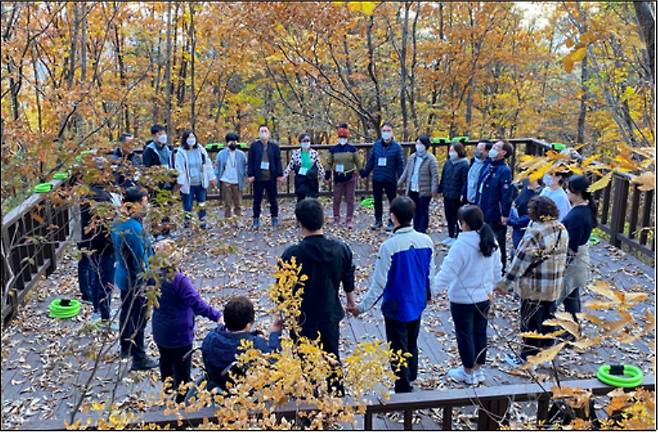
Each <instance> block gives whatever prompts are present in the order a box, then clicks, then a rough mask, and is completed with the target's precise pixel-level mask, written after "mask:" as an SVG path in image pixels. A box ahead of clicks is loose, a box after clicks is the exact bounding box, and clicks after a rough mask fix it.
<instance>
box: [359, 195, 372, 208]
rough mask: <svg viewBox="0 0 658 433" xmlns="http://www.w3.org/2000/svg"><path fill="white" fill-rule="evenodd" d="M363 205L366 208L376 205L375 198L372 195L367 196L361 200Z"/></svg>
mask: <svg viewBox="0 0 658 433" xmlns="http://www.w3.org/2000/svg"><path fill="white" fill-rule="evenodd" d="M360 204H361V207H365V208H373V207H375V199H374V198H372V197H366V198H364V199H363V200H361V203H360Z"/></svg>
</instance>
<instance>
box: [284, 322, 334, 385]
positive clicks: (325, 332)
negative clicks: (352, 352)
mask: <svg viewBox="0 0 658 433" xmlns="http://www.w3.org/2000/svg"><path fill="white" fill-rule="evenodd" d="M318 334H319V335H318ZM318 336H319V337H320V343H321V344H322V348H323V349H324V351H325V352H327V353H333V354H334V355H336V361H338V362H339V364H340V354H339V352H338V343H339V340H340V322H323V323H316V324H312V325H309V324H304V325H303V326H302V330H301V332H300V335H299V337H306V338H308V339H310V340H315V339H317V338H318ZM290 337H291V338H292V340H293V341H295V342H296V341H297V338H298V336H297V335H296V334H294V333H291V335H290ZM336 368H337V369H340V366H337V367H336ZM339 377H340V376H339V375H338V374H336V373H334V374H331V375H330V376H329V377H328V378H327V383H328V385H329V388H336V390H337V392H338V395H341V396H342V395H344V394H345V389H344V388H343V384H342V383H341V382H340V378H339Z"/></svg>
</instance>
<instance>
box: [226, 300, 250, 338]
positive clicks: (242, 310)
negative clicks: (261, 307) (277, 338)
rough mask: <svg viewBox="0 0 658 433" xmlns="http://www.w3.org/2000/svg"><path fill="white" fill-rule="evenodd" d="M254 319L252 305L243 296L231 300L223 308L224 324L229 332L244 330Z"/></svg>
mask: <svg viewBox="0 0 658 433" xmlns="http://www.w3.org/2000/svg"><path fill="white" fill-rule="evenodd" d="M254 317H255V314H254V304H253V303H252V302H251V301H250V300H249V298H247V297H245V296H236V297H234V298H231V300H230V301H228V303H227V304H226V306H225V307H224V324H225V325H226V329H228V330H229V331H240V330H242V329H244V328H245V327H246V326H247V325H248V324H250V323H253V322H254Z"/></svg>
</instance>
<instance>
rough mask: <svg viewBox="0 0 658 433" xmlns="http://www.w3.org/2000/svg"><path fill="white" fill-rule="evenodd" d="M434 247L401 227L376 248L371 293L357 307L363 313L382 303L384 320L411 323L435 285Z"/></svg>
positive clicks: (423, 235)
mask: <svg viewBox="0 0 658 433" xmlns="http://www.w3.org/2000/svg"><path fill="white" fill-rule="evenodd" d="M435 273H436V267H435V264H434V243H433V242H432V239H431V238H430V237H429V236H427V235H426V234H424V233H418V232H417V231H415V230H414V229H413V228H412V227H400V228H398V229H396V230H395V233H394V234H393V236H391V237H390V238H389V239H387V240H386V241H384V243H383V244H382V246H381V247H380V248H379V253H378V255H377V261H376V262H375V270H374V273H373V275H372V279H371V281H370V289H369V290H368V293H367V294H366V296H365V298H363V300H362V301H361V303H360V304H359V311H361V312H362V313H363V312H365V311H367V310H369V309H370V308H371V307H372V306H373V305H374V304H376V303H377V301H379V299H380V298H381V299H382V313H383V314H384V317H385V318H387V319H392V320H396V321H398V322H404V323H408V322H413V321H414V320H418V319H419V318H420V315H421V314H422V313H423V310H424V309H425V306H426V305H427V300H428V299H430V296H431V292H436V290H435V289H432V290H430V285H431V284H433V283H434V280H435V279H434V274H435Z"/></svg>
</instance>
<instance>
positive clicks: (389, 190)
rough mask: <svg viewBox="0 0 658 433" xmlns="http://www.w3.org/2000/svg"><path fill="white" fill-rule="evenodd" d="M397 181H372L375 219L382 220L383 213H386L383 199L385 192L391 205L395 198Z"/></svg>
mask: <svg viewBox="0 0 658 433" xmlns="http://www.w3.org/2000/svg"><path fill="white" fill-rule="evenodd" d="M397 187H398V186H397V183H395V182H390V183H389V182H379V181H376V180H373V181H372V195H373V198H374V201H375V221H377V222H382V215H383V214H384V210H383V199H384V193H386V197H387V198H388V204H389V206H390V205H391V202H392V201H393V199H394V198H395V194H396V190H397Z"/></svg>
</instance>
